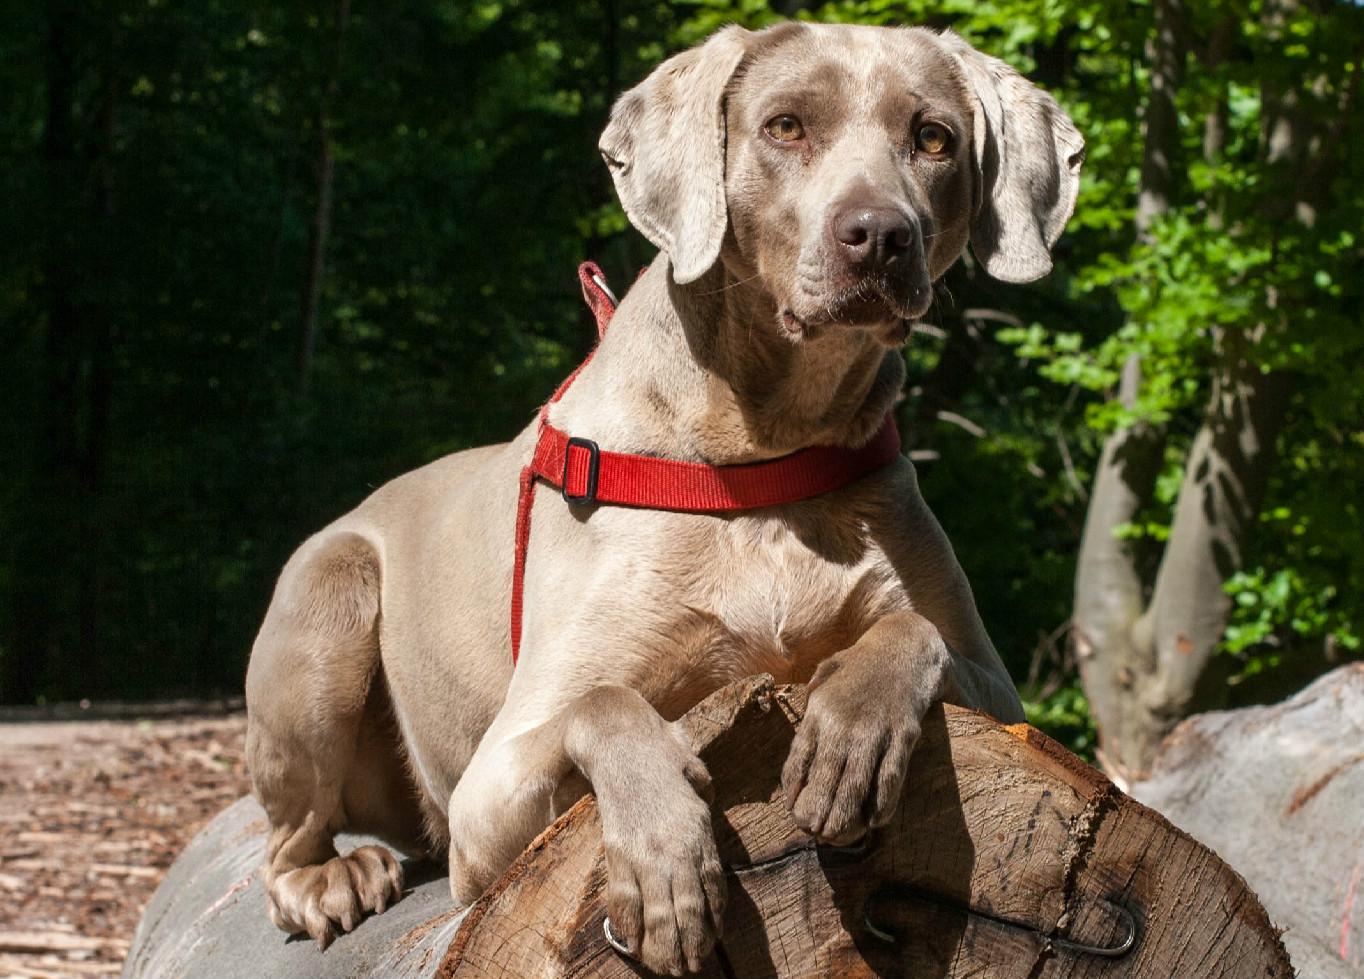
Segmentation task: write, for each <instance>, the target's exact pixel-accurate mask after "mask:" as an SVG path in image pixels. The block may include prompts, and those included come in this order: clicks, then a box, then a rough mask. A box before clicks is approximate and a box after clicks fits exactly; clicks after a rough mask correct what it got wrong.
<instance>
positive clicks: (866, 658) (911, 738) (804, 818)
mask: <svg viewBox="0 0 1364 979" xmlns="http://www.w3.org/2000/svg"><path fill="white" fill-rule="evenodd" d="M973 685H974V678H973V675H972V672H971V671H970V670H969V664H963V663H960V662H958V661H957V659H956V658H955V657H954V656H953V655H952V653H951V652H950V651H949V650H948V648H947V645H946V643H944V642H943V639H942V636H941V635H940V634H939V633H938V629H937V628H936V627H935V626H934V625H933V623H931V622H929V621H928V620H927V619H926V618H924V617H923V616H922V615H919V614H917V613H915V612H903V613H897V614H893V615H888V616H886V617H885V618H882V619H880V620H879V621H878V622H877V623H876V624H875V625H873V626H872V627H871V628H870V629H868V630H867V632H866V633H864V634H863V636H862V638H861V639H859V640H858V641H857V642H856V643H855V644H853V645H852V646H850V647H849V648H847V649H845V650H843V651H842V652H840V653H836V654H834V655H833V656H831V657H829V658H828V659H827V660H825V661H824V662H823V663H821V664H820V666H819V669H818V670H816V671H815V675H814V677H813V678H812V679H811V680H810V688H809V693H810V699H809V705H808V707H807V709H806V713H805V719H804V721H802V722H801V725H800V730H799V731H798V732H797V733H796V738H795V741H794V742H793V743H792V745H791V751H790V754H789V755H788V756H787V759H786V765H785V766H784V768H783V769H782V787H783V789H784V790H785V793H786V802H787V805H788V806H790V807H791V813H792V815H793V817H794V818H795V821H796V823H797V825H799V826H800V827H801V829H804V830H805V831H806V832H808V833H810V834H811V835H813V836H815V837H817V838H819V839H820V840H823V841H824V842H827V843H833V844H838V845H844V844H848V843H852V842H854V841H855V840H857V839H859V838H860V837H862V836H863V835H864V834H865V833H866V832H867V830H868V829H869V828H874V827H877V826H884V825H885V824H886V823H888V822H889V821H890V819H891V817H892V816H894V815H895V809H896V805H897V804H898V802H899V800H900V789H901V787H902V786H903V784H904V776H905V768H906V766H907V765H908V763H909V755H910V752H911V751H912V750H913V748H914V743H915V742H916V741H917V740H918V739H919V730H920V727H919V726H920V723H921V721H922V720H923V716H924V714H925V712H927V710H928V708H929V706H930V705H931V704H932V703H933V702H934V701H938V700H945V701H948V702H951V703H958V704H966V705H969V706H976V701H977V695H976V693H975V691H973V690H971V689H969V688H970V687H971V686H973Z"/></svg>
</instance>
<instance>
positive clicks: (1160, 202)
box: [1136, 0, 1184, 236]
mask: <svg viewBox="0 0 1364 979" xmlns="http://www.w3.org/2000/svg"><path fill="white" fill-rule="evenodd" d="M1155 19H1156V25H1155V33H1154V35H1153V36H1152V37H1151V38H1150V40H1149V41H1148V42H1147V45H1146V57H1147V60H1148V61H1149V62H1150V63H1151V95H1150V97H1149V98H1148V99H1147V102H1146V126H1145V130H1146V136H1145V143H1144V145H1143V150H1142V160H1141V188H1140V190H1139V191H1138V193H1137V215H1136V222H1137V233H1138V234H1139V235H1142V236H1145V235H1146V233H1147V231H1148V230H1149V229H1150V227H1151V224H1152V222H1153V221H1155V220H1156V219H1157V218H1159V217H1161V216H1162V215H1164V214H1166V213H1168V212H1169V210H1170V203H1171V201H1172V200H1173V199H1174V195H1175V190H1176V184H1175V162H1176V159H1177V157H1178V155H1179V111H1178V109H1177V107H1176V105H1175V93H1176V92H1178V91H1179V82H1180V78H1181V77H1182V76H1183V74H1184V46H1183V41H1182V35H1183V21H1184V10H1183V7H1182V5H1181V0H1155Z"/></svg>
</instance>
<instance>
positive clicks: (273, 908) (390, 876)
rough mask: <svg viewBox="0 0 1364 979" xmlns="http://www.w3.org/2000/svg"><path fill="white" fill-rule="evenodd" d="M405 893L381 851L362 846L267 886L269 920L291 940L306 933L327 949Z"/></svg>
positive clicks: (398, 872) (392, 860)
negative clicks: (338, 938) (367, 914)
mask: <svg viewBox="0 0 1364 979" xmlns="http://www.w3.org/2000/svg"><path fill="white" fill-rule="evenodd" d="M402 893H403V868H402V865H401V864H399V863H398V860H397V858H396V857H394V856H393V854H392V853H390V852H389V851H388V850H386V849H385V848H383V847H381V846H362V847H359V848H358V849H356V850H353V851H351V852H350V853H348V854H346V855H345V856H344V857H332V858H331V859H330V860H328V861H327V862H326V863H324V864H317V865H313V866H308V867H299V868H297V869H296V870H290V871H287V872H285V873H282V874H280V875H279V876H278V877H276V878H275V879H274V880H273V881H271V883H270V887H269V894H270V920H271V921H273V922H274V923H275V927H277V928H279V929H280V930H282V931H285V932H287V933H289V934H291V935H294V934H298V933H300V932H306V933H307V934H308V936H309V937H310V938H312V939H313V941H315V942H317V944H318V947H319V948H322V949H325V948H326V947H327V946H328V945H330V944H331V942H332V939H333V938H335V937H336V934H337V931H338V930H339V931H341V932H348V931H350V930H351V929H353V928H354V927H355V926H356V925H358V924H359V923H360V919H361V918H363V917H364V916H365V914H366V913H367V912H369V911H373V912H375V913H376V914H378V913H382V912H383V910H384V909H385V908H387V907H388V906H389V905H390V904H393V903H394V902H395V901H397V900H398V898H399V897H401V896H402Z"/></svg>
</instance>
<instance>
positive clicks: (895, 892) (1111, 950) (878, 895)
mask: <svg viewBox="0 0 1364 979" xmlns="http://www.w3.org/2000/svg"><path fill="white" fill-rule="evenodd" d="M887 897H898V898H907V899H910V900H915V901H919V902H921V903H924V904H935V905H938V906H940V907H946V908H949V909H951V910H953V911H957V912H960V913H962V914H966V915H971V916H973V917H977V918H984V919H985V920H987V921H992V922H994V923H995V924H997V925H1002V926H1003V927H1005V928H1012V929H1014V930H1016V931H1025V932H1028V933H1029V934H1032V935H1035V936H1037V937H1038V938H1039V939H1041V940H1042V941H1043V942H1045V943H1046V944H1047V945H1050V946H1054V947H1056V948H1062V949H1065V950H1066V951H1068V952H1074V953H1075V954H1077V955H1095V956H1098V957H1100V958H1105V959H1120V958H1122V957H1123V956H1124V955H1126V954H1127V953H1128V952H1130V951H1132V949H1133V948H1134V947H1135V946H1136V944H1137V919H1136V917H1135V916H1134V915H1133V914H1132V912H1131V911H1129V910H1128V909H1127V908H1126V907H1124V906H1123V905H1121V904H1115V903H1113V902H1112V901H1108V900H1105V899H1103V898H1100V899H1099V903H1100V904H1103V905H1106V906H1107V907H1108V908H1110V909H1111V910H1112V911H1113V913H1114V915H1115V916H1116V917H1117V918H1119V919H1120V920H1121V921H1122V922H1123V924H1124V925H1125V926H1126V929H1127V934H1126V935H1124V936H1123V938H1122V940H1121V941H1120V942H1118V944H1116V945H1108V946H1105V945H1085V944H1082V943H1081V942H1076V941H1071V940H1070V939H1068V938H1059V937H1057V936H1055V935H1048V934H1046V933H1044V932H1043V931H1042V930H1041V929H1039V928H1035V927H1033V926H1032V925H1026V924H1023V923H1021V922H1018V921H1010V920H1009V919H1008V918H1001V917H999V916H998V915H994V914H989V913H987V912H985V911H978V910H976V909H975V908H971V907H962V906H961V905H958V904H956V903H953V902H951V901H947V900H943V899H942V898H939V897H938V896H937V895H930V894H928V893H926V892H923V891H920V890H918V889H917V888H914V887H909V886H907V885H904V884H887V885H884V886H882V887H880V888H878V889H876V890H875V891H872V892H871V894H869V895H867V901H866V904H864V905H863V906H862V923H863V924H864V925H865V926H866V929H867V931H869V932H870V933H871V934H872V935H874V936H875V937H876V938H879V939H880V940H881V941H883V942H886V943H888V944H891V945H897V944H899V942H900V936H899V935H896V934H895V933H894V932H892V931H888V930H887V929H885V928H883V927H881V926H880V925H878V924H877V923H876V922H875V921H874V920H873V919H872V906H873V905H874V904H875V903H876V902H877V901H878V900H882V899H884V898H887Z"/></svg>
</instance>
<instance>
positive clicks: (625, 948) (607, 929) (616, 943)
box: [601, 917, 635, 959]
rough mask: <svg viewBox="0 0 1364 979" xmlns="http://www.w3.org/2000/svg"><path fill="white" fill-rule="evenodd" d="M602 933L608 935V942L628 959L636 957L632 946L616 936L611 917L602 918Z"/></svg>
mask: <svg viewBox="0 0 1364 979" xmlns="http://www.w3.org/2000/svg"><path fill="white" fill-rule="evenodd" d="M601 930H602V934H603V935H605V936H606V944H608V945H610V946H611V947H612V948H614V949H615V950H616V952H617V953H619V954H620V955H623V956H625V957H626V958H627V959H634V957H635V953H634V952H632V951H630V946H629V945H626V944H625V943H624V942H623V941H621V940H620V939H619V938H617V937H616V933H615V932H613V931H612V930H611V919H610V918H609V917H607V918H602V919H601Z"/></svg>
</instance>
